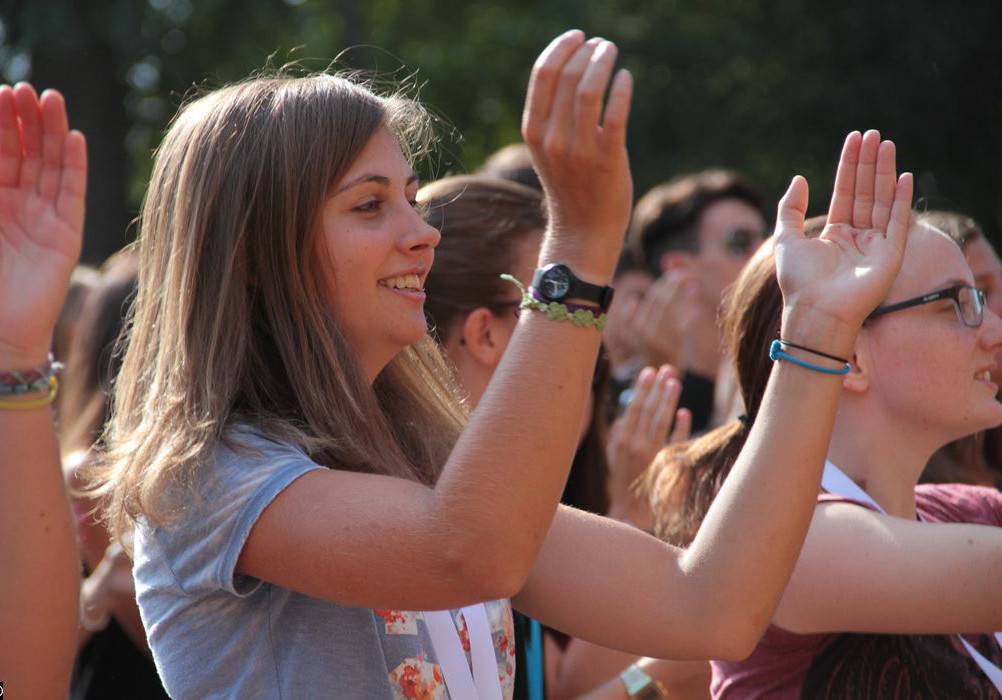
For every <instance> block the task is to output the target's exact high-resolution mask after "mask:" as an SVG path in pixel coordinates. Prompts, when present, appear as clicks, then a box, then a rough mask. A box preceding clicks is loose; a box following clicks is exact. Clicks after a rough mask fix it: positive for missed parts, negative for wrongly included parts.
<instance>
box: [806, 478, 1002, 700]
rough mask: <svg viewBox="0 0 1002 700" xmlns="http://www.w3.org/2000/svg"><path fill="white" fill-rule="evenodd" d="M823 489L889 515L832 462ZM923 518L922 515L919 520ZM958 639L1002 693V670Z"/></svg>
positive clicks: (1001, 634) (999, 639) (1001, 635)
mask: <svg viewBox="0 0 1002 700" xmlns="http://www.w3.org/2000/svg"><path fill="white" fill-rule="evenodd" d="M821 488H823V489H824V490H825V491H827V492H828V493H831V494H834V495H836V496H842V497H843V498H849V499H852V500H854V501H859V502H861V503H866V504H867V505H870V506H873V507H874V508H876V509H877V510H878V511H880V512H881V513H885V514H886V513H887V511H885V510H884V509H883V508H881V507H880V504H879V503H877V502H876V501H875V500H873V499H872V498H870V495H869V494H868V493H867V492H866V491H864V490H863V489H861V488H860V487H859V485H858V484H857V483H856V482H855V481H853V480H852V479H850V478H849V477H848V476H847V475H846V474H845V472H843V471H842V470H841V469H839V468H838V467H836V466H835V465H834V464H832V463H831V462H830V461H827V460H826V461H825V471H824V474H822V475H821ZM921 517H922V516H921V515H920V516H919V518H921ZM957 639H959V640H960V643H961V644H963V645H964V648H965V649H967V653H968V654H970V655H971V658H972V659H974V662H975V663H976V664H977V665H978V666H979V667H981V670H982V671H983V672H984V674H985V675H986V676H988V680H990V681H991V682H992V684H993V685H994V686H995V688H996V689H997V690H998V691H999V692H1000V693H1002V669H1000V668H999V667H998V666H996V665H995V664H993V663H992V662H991V661H989V660H988V659H986V658H985V657H984V656H982V654H981V652H979V651H978V650H977V649H975V648H974V646H972V645H971V644H970V643H969V642H968V641H967V640H966V639H964V638H963V637H962V636H961V635H959V634H958V635H957ZM995 641H997V642H998V643H999V645H1000V646H1002V632H996V633H995Z"/></svg>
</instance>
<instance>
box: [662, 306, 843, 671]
mask: <svg viewBox="0 0 1002 700" xmlns="http://www.w3.org/2000/svg"><path fill="white" fill-rule="evenodd" d="M785 332H786V333H787V337H791V336H798V337H804V336H805V335H806V337H807V338H809V339H810V342H811V343H813V344H814V345H815V346H816V347H825V348H834V349H833V350H832V352H841V353H845V352H846V351H845V350H844V349H845V348H847V347H851V343H852V339H853V338H854V335H855V334H854V332H852V331H851V330H847V329H845V328H842V327H840V326H833V327H829V326H828V325H826V324H824V323H820V324H819V323H816V322H812V323H810V324H804V323H800V324H799V325H794V327H793V328H786V330H785ZM840 392H841V377H839V376H833V375H828V374H823V373H820V372H817V371H813V370H808V369H805V368H802V367H798V366H796V365H794V364H791V363H789V362H786V361H780V362H778V363H776V364H775V365H774V367H773V371H772V375H771V377H770V380H769V385H768V386H767V388H766V391H765V395H764V397H763V399H762V403H761V406H760V407H759V411H758V415H757V416H755V419H754V424H753V427H752V428H751V431H750V434H749V436H748V439H747V441H746V442H745V446H744V449H743V450H742V452H741V454H740V455H739V457H738V459H737V461H736V463H735V465H734V468H733V469H732V470H731V473H730V474H729V475H728V477H727V480H726V481H725V483H724V485H723V487H722V488H721V490H720V492H719V493H718V495H717V497H716V499H715V501H714V503H713V505H712V506H711V508H710V510H709V512H708V513H707V515H706V518H705V519H704V521H703V524H702V526H701V527H700V529H699V532H698V533H697V535H696V537H695V539H694V541H693V543H692V545H691V546H690V547H689V548H688V550H687V551H686V552H685V554H684V556H683V560H682V567H683V570H684V571H685V572H686V573H687V577H686V580H687V581H691V582H692V584H693V586H694V588H692V589H689V592H690V593H696V595H695V596H694V597H692V598H688V597H686V598H683V600H682V601H680V602H681V603H682V604H683V605H686V606H687V607H689V608H690V609H692V610H693V611H694V613H695V614H696V615H697V616H702V617H703V619H704V620H707V621H709V623H708V624H709V626H710V628H711V629H714V628H715V629H717V630H719V632H720V634H722V635H725V636H731V637H733V638H735V640H736V641H737V640H741V641H740V642H738V643H736V651H738V652H740V649H741V648H742V647H744V648H746V650H747V651H749V652H750V651H751V649H752V648H753V646H754V643H755V641H756V640H757V639H758V637H759V636H760V634H761V633H762V631H764V629H765V627H766V625H767V624H768V622H769V620H770V619H771V618H772V615H773V613H774V611H775V609H776V606H777V605H778V603H779V600H780V597H781V595H782V592H783V590H784V588H785V587H786V584H787V582H788V581H789V577H790V575H791V573H792V571H793V567H794V565H795V564H796V561H797V556H798V555H799V552H800V548H801V547H802V545H803V542H804V539H805V537H806V534H807V528H808V527H809V525H810V520H811V516H812V514H813V509H814V503H815V497H816V494H817V492H818V488H819V485H820V477H821V471H822V467H823V465H824V461H825V455H826V453H827V450H828V444H829V441H830V437H831V430H832V426H833V423H834V416H835V409H836V405H837V402H838V397H839V395H840ZM738 655H739V656H740V653H738Z"/></svg>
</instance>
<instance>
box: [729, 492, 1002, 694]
mask: <svg viewBox="0 0 1002 700" xmlns="http://www.w3.org/2000/svg"><path fill="white" fill-rule="evenodd" d="M818 501H819V502H832V501H848V502H852V503H855V501H849V499H845V498H842V497H840V496H833V495H831V494H826V493H825V494H820V495H819V496H818ZM859 505H860V506H862V507H868V506H865V505H864V504H859ZM915 505H916V509H917V510H918V512H919V513H920V514H921V516H922V518H923V519H924V520H927V521H930V522H944V523H946V522H954V523H972V524H981V525H994V526H996V527H999V526H1002V492H999V491H997V490H995V489H990V488H985V487H981V486H966V485H962V484H927V485H920V486H917V487H915ZM999 595H1002V591H1000V592H999ZM820 603H822V601H819V604H820ZM967 640H968V641H969V642H971V643H972V644H974V646H975V647H977V649H978V650H979V651H980V652H981V653H982V654H984V655H985V656H987V657H988V658H989V659H990V660H992V661H993V662H994V663H995V664H996V665H998V664H1000V663H1002V649H1000V648H999V645H998V644H997V643H996V642H995V640H994V639H992V638H991V637H988V636H982V637H967ZM712 666H713V680H712V682H711V686H710V690H711V692H712V694H713V697H714V698H723V699H725V700H743V699H744V698H776V699H779V698H782V699H784V700H785V699H787V698H790V699H792V698H801V697H803V698H812V699H813V698H819V699H822V698H846V699H848V698H853V699H855V698H902V699H904V698H908V699H909V700H910V699H911V698H920V697H921V698H925V697H936V698H972V699H976V698H986V699H993V700H999V699H1000V696H999V693H998V691H997V690H995V688H994V687H993V686H992V685H991V683H990V682H989V681H988V679H987V678H986V677H985V676H984V674H983V673H982V672H981V670H980V669H979V668H978V667H977V665H976V664H975V663H974V661H972V660H971V658H970V656H969V655H968V654H967V652H966V651H964V650H963V648H962V647H961V646H960V644H959V643H958V642H957V641H956V639H955V638H954V637H951V636H948V635H893V634H794V633H793V632H788V631H787V630H784V629H781V628H779V627H776V626H775V625H771V626H770V627H769V629H768V630H766V633H765V635H764V636H763V637H762V639H761V641H760V642H759V644H758V646H757V647H756V648H755V651H754V652H752V654H751V656H749V657H748V658H747V659H745V660H744V661H741V662H738V663H730V662H723V661H714V662H713V663H712Z"/></svg>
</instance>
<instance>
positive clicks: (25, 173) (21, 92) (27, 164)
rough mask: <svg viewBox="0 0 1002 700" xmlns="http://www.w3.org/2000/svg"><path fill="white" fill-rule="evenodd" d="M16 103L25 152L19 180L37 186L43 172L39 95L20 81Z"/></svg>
mask: <svg viewBox="0 0 1002 700" xmlns="http://www.w3.org/2000/svg"><path fill="white" fill-rule="evenodd" d="M14 103H15V104H16V106H17V116H18V120H19V123H20V127H21V148H22V150H23V152H24V161H23V162H22V163H21V173H20V180H19V182H20V184H21V186H27V187H29V188H36V187H38V178H39V176H40V175H41V172H42V111H41V109H40V108H39V105H38V95H36V94H35V89H34V88H33V87H31V85H29V84H28V83H18V84H17V85H15V86H14Z"/></svg>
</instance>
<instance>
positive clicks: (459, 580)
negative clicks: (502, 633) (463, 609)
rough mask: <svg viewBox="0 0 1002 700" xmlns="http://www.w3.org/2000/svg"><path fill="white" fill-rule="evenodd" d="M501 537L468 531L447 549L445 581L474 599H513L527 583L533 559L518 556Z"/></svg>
mask: <svg viewBox="0 0 1002 700" xmlns="http://www.w3.org/2000/svg"><path fill="white" fill-rule="evenodd" d="M498 540H499V538H497V537H477V536H475V535H474V534H473V533H469V532H467V533H464V534H463V535H459V536H454V537H453V538H452V542H451V545H450V546H448V547H446V548H444V551H443V558H442V566H443V569H444V580H447V581H451V582H453V586H454V587H455V590H457V591H462V592H463V597H464V598H467V599H469V600H470V601H471V602H473V601H485V600H499V599H502V598H511V597H513V596H514V595H515V594H516V593H518V592H519V591H520V590H521V589H522V587H523V586H524V585H525V580H526V578H528V575H529V569H530V567H531V565H532V558H531V557H528V556H519V553H516V552H512V551H511V550H512V547H511V546H510V543H505V542H503V541H498Z"/></svg>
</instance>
